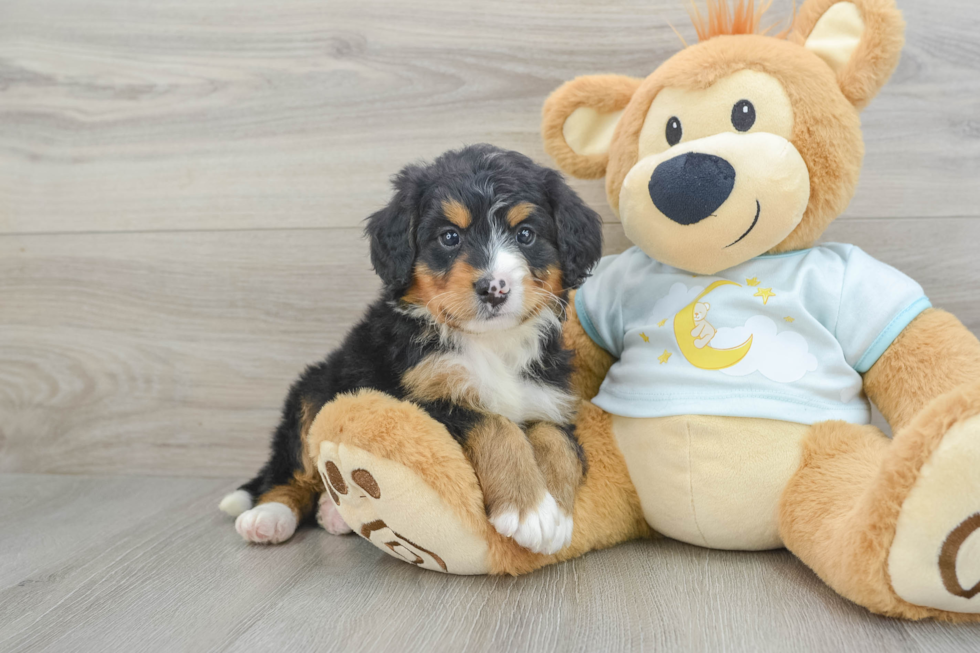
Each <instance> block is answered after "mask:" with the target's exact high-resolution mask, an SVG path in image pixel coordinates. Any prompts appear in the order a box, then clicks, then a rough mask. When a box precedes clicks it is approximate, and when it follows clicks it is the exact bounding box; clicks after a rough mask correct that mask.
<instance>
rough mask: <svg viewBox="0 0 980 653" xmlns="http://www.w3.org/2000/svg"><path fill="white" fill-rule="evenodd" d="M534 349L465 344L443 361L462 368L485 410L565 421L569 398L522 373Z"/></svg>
mask: <svg viewBox="0 0 980 653" xmlns="http://www.w3.org/2000/svg"><path fill="white" fill-rule="evenodd" d="M536 354H537V351H536V350H529V349H528V348H513V347H511V348H504V349H502V350H501V349H500V348H498V347H495V346H494V343H484V342H474V343H466V344H465V345H464V346H463V347H462V350H461V351H460V352H458V353H455V354H453V355H451V356H450V357H448V358H449V360H447V361H446V362H447V363H449V364H452V365H457V366H459V367H460V368H462V369H464V370H465V372H466V376H467V377H468V380H467V382H468V385H469V387H470V389H472V390H474V391H475V392H476V394H477V396H478V397H479V401H480V404H481V405H482V406H483V407H484V408H485V409H486V410H487V411H489V412H492V413H496V414H498V415H502V416H503V417H506V418H507V419H510V420H511V421H514V422H517V423H521V422H528V421H538V420H544V421H550V422H557V423H564V422H567V421H569V419H570V415H571V410H572V409H571V407H572V405H573V403H572V402H573V400H572V398H571V397H570V395H569V394H568V393H566V392H564V391H563V390H560V389H559V388H555V387H554V386H550V385H547V384H545V383H541V382H539V381H537V380H535V379H533V378H528V377H527V376H526V375H525V370H527V369H528V367H529V365H530V363H531V361H532V360H533V358H534V357H535V356H536Z"/></svg>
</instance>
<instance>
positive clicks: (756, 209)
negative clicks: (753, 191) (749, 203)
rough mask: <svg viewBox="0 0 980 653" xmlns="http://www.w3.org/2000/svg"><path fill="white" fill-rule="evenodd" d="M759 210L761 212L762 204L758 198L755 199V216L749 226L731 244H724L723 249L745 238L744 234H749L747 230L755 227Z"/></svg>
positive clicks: (749, 230)
mask: <svg viewBox="0 0 980 653" xmlns="http://www.w3.org/2000/svg"><path fill="white" fill-rule="evenodd" d="M761 212H762V205H761V204H759V200H756V201H755V218H753V220H752V224H750V225H749V228H748V229H746V230H745V233H744V234H742V235H741V236H739V237H738V240H736V241H735V242H734V243H732V244H731V245H725V249H728V248H729V247H731V246H732V245H735V244H736V243H739V242H741V241H742V239H743V238H745V237H746V236H748V235H749V232H751V231H752V230H753V229H755V225H756V224H757V223H758V222H759V214H760V213H761Z"/></svg>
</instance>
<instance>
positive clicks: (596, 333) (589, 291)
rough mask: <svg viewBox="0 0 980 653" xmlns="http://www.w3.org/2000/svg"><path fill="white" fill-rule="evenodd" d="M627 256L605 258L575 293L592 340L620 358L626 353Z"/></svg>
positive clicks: (582, 320)
mask: <svg viewBox="0 0 980 653" xmlns="http://www.w3.org/2000/svg"><path fill="white" fill-rule="evenodd" d="M622 256H624V255H623V254H617V255H614V256H605V257H603V259H602V260H601V261H599V265H598V266H596V269H595V271H594V272H593V273H592V276H591V277H589V278H588V279H586V281H585V283H584V284H582V286H581V287H580V288H579V289H578V291H577V292H576V293H575V311H576V313H578V319H579V322H580V323H581V324H582V328H583V329H584V330H585V332H586V333H587V334H589V337H590V338H592V340H593V341H594V342H595V343H596V344H597V345H599V346H600V347H602V348H603V349H605V350H606V351H608V352H609V353H610V354H612V355H613V356H615V357H616V358H619V357H620V355H621V354H622V353H623V304H622V301H621V293H622V288H623V281H624V279H623V275H622V271H621V270H619V268H620V267H622V266H621V265H617V263H621V262H622V261H620V257H622Z"/></svg>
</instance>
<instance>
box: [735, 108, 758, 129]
mask: <svg viewBox="0 0 980 653" xmlns="http://www.w3.org/2000/svg"><path fill="white" fill-rule="evenodd" d="M754 124H755V107H754V106H752V103H751V102H749V101H748V100H739V101H738V102H736V103H735V106H734V107H732V127H734V128H735V129H737V130H738V131H740V132H747V131H749V130H750V129H752V125H754Z"/></svg>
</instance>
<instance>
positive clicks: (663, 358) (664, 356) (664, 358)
mask: <svg viewBox="0 0 980 653" xmlns="http://www.w3.org/2000/svg"><path fill="white" fill-rule="evenodd" d="M657 360H658V361H660V364H661V365H663V364H664V363H666V362H667V361H669V360H670V352H669V351H667V350H666V349H664V353H662V354H660V356H658V357H657Z"/></svg>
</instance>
